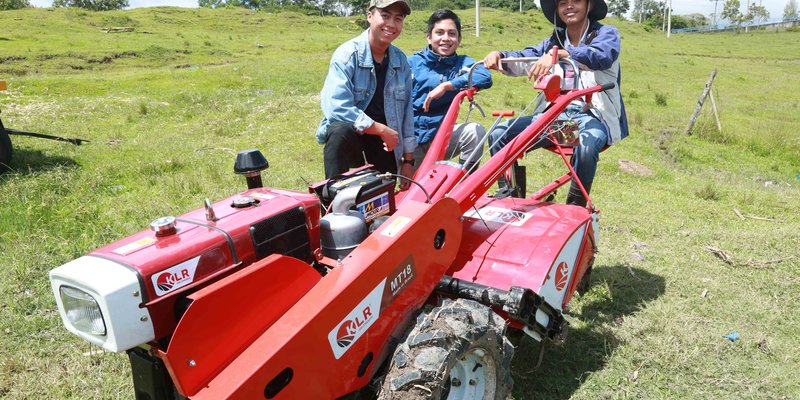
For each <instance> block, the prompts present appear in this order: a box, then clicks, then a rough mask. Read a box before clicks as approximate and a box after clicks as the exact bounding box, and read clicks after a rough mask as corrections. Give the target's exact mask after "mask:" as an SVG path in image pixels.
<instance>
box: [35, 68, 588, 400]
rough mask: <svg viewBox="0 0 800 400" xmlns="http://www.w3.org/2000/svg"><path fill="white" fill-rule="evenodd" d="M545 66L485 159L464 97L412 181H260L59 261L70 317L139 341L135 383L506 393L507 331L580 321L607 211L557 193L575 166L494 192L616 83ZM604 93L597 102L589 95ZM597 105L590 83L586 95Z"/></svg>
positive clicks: (168, 393)
mask: <svg viewBox="0 0 800 400" xmlns="http://www.w3.org/2000/svg"><path fill="white" fill-rule="evenodd" d="M560 82H561V80H560V77H559V76H558V75H550V76H549V77H548V78H547V79H546V80H545V81H543V82H541V83H540V84H539V86H538V88H540V89H542V96H544V101H547V102H549V103H550V106H549V107H548V108H547V109H546V111H545V112H544V114H542V116H541V117H540V118H538V119H537V120H535V121H533V123H532V124H531V125H530V126H528V127H527V128H525V130H524V131H523V132H522V133H521V134H520V135H519V136H518V137H517V138H516V139H515V140H513V141H512V142H511V143H509V144H508V145H507V146H505V147H504V148H503V149H502V150H501V151H500V152H499V153H497V154H495V155H494V156H493V157H491V158H489V159H488V160H485V161H484V162H483V163H482V165H480V166H479V167H477V168H476V169H475V170H473V171H466V170H465V169H464V167H463V166H462V165H460V164H456V163H453V162H450V161H447V160H444V158H445V157H444V153H445V148H446V147H447V143H448V142H449V137H450V135H451V134H452V132H453V126H454V125H455V121H456V119H457V116H458V112H459V108H460V107H461V104H462V103H463V102H464V100H465V99H468V101H470V102H472V101H473V100H474V96H475V94H476V91H475V89H469V90H465V91H462V92H460V93H459V94H458V95H457V97H456V99H455V100H454V102H453V104H452V106H451V108H450V110H449V112H448V114H447V116H446V118H445V121H444V122H443V124H442V126H441V128H440V131H439V132H438V134H437V135H436V138H435V140H434V142H433V143H432V145H431V148H430V150H429V151H428V153H427V156H426V158H425V159H424V160H422V163H421V165H420V167H419V169H418V170H417V172H416V173H415V175H414V177H413V182H412V183H413V184H412V185H411V187H410V189H408V190H404V191H400V192H396V191H395V184H396V177H395V176H392V175H389V174H381V173H378V172H376V171H373V170H370V169H369V168H368V167H365V168H361V169H358V170H354V171H351V172H350V173H348V174H346V175H344V176H341V177H338V178H337V179H332V180H328V181H324V182H321V183H319V184H316V185H312V186H311V187H310V188H309V191H308V192H307V193H305V192H297V191H290V190H283V189H274V188H265V187H262V185H261V179H260V173H261V171H263V170H264V169H265V168H266V166H267V162H266V159H264V157H263V156H262V155H261V154H260V153H259V152H257V151H255V150H251V151H245V152H242V153H240V154H239V156H238V157H237V160H236V163H235V167H234V169H235V172H237V173H240V174H243V175H245V176H246V177H247V182H248V189H247V190H245V191H243V192H241V193H239V194H236V195H234V196H232V197H229V198H227V199H224V200H221V201H218V202H216V203H212V202H210V201H208V200H206V201H205V203H204V205H203V206H202V207H201V208H198V209H196V210H194V211H191V212H189V213H186V214H183V215H180V216H178V217H164V218H159V219H157V220H155V221H154V222H152V223H151V229H149V230H145V231H142V232H139V233H136V234H134V235H133V236H130V237H127V238H125V239H122V240H120V241H117V242H115V243H112V244H109V245H107V246H105V247H102V248H100V249H97V250H95V251H92V252H90V253H89V254H87V255H85V256H82V257H80V258H78V259H76V260H73V261H71V262H69V263H67V264H65V265H62V266H60V267H58V268H56V269H54V270H52V271H51V273H50V279H51V282H52V287H53V292H54V295H55V298H56V300H57V303H58V309H59V312H60V313H61V316H62V319H63V323H64V325H65V326H66V327H67V329H68V330H69V331H71V332H73V333H74V334H76V335H78V336H80V337H81V338H83V339H85V340H87V341H89V342H91V343H94V344H96V345H98V346H102V347H103V348H104V349H106V350H108V351H112V352H126V353H127V354H128V356H129V358H130V362H131V366H132V373H133V381H134V388H135V392H136V398H137V399H175V398H192V399H223V398H236V399H259V398H267V399H272V398H276V399H277V398H279V399H323V398H339V397H342V396H345V395H348V394H351V393H354V392H357V391H359V390H361V389H364V388H367V387H370V386H372V387H375V388H376V392H377V396H378V398H381V399H391V398H404V399H406V398H412V399H413V398H419V399H423V398H425V399H427V398H447V399H504V398H505V397H506V395H507V394H508V393H509V392H510V390H511V387H512V378H511V374H510V363H511V359H512V356H513V353H514V348H513V346H512V345H511V344H510V342H509V340H508V338H507V334H508V333H509V330H518V331H523V332H524V333H525V334H527V335H528V336H530V337H532V338H533V339H535V340H537V341H542V340H552V339H556V338H558V337H559V336H560V335H562V333H563V330H564V329H565V325H566V322H565V320H564V318H563V316H562V311H563V310H564V309H565V307H566V306H567V304H568V303H569V302H570V300H571V299H572V297H573V294H574V292H576V291H578V290H582V289H585V288H586V287H587V282H588V276H589V272H590V270H591V267H592V263H593V260H594V255H595V252H596V243H597V239H598V218H597V217H598V213H597V210H596V209H595V208H594V206H593V205H592V204H591V202H589V205H588V206H587V207H579V206H574V205H567V204H559V203H554V202H551V201H550V199H551V198H552V196H549V195H550V194H552V193H553V192H554V191H555V190H556V189H558V188H559V187H560V186H562V185H564V184H565V183H568V182H569V181H570V179H571V177H572V176H573V175H574V171H573V170H572V168H571V167H570V165H569V161H568V150H569V149H568V147H566V146H564V145H559V144H558V142H557V141H556V142H554V147H553V151H555V152H556V153H559V154H560V155H561V158H562V159H563V160H564V161H565V165H566V173H564V174H563V175H562V176H560V177H558V178H557V179H555V180H554V181H553V182H552V183H550V184H548V185H546V186H545V187H543V188H542V189H541V190H539V191H538V192H536V193H535V194H533V195H532V196H529V197H524V198H519V197H501V196H489V195H486V193H487V191H489V189H490V188H491V187H492V186H493V184H494V183H495V182H497V180H498V178H500V177H501V176H502V175H503V174H504V173H506V171H508V170H509V169H510V168H511V167H512V164H513V163H514V162H515V161H517V160H518V159H520V158H521V157H522V156H523V155H524V154H525V152H526V150H528V149H530V147H531V146H532V145H533V143H535V141H536V140H538V139H539V138H540V137H543V136H546V135H551V134H552V129H549V127H550V126H551V125H552V124H553V122H554V121H555V120H556V118H557V117H558V115H559V114H560V113H561V111H562V110H564V109H565V108H566V106H567V105H568V104H569V103H570V102H572V101H573V100H576V99H587V98H589V97H591V95H592V94H593V93H596V92H598V91H601V90H603V89H604V88H603V87H601V86H595V87H591V88H587V89H581V90H578V89H564V90H562V89H561V85H560ZM587 100H588V99H587ZM588 102H589V103H591V100H589V101H588Z"/></svg>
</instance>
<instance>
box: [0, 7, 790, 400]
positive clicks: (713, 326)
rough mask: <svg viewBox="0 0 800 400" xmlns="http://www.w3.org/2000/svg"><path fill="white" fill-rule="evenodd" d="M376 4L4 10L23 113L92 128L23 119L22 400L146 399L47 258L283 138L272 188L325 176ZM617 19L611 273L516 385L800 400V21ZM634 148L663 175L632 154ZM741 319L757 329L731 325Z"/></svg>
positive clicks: (17, 378)
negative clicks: (728, 24) (325, 137)
mask: <svg viewBox="0 0 800 400" xmlns="http://www.w3.org/2000/svg"><path fill="white" fill-rule="evenodd" d="M461 15H462V18H463V19H464V23H465V32H464V34H465V37H464V41H463V47H462V52H463V53H467V54H470V55H472V56H473V57H475V58H482V57H483V56H484V55H485V54H486V53H488V52H489V51H490V50H494V49H509V50H512V49H519V48H522V47H523V46H525V45H529V44H533V43H537V42H538V41H539V40H540V39H541V38H543V37H544V36H545V35H547V34H548V32H549V30H550V28H549V27H548V25H547V24H546V22H545V20H544V18H542V17H541V16H540V15H539V14H537V13H535V12H532V13H528V14H518V13H514V14H510V13H506V12H500V11H492V10H483V11H482V13H481V16H482V20H481V37H480V38H475V37H474V26H475V21H474V11H473V10H466V11H464V12H462V13H461ZM427 16H428V14H427V13H424V12H419V13H414V14H412V15H411V16H410V18H409V19H408V20H407V22H406V28H405V30H404V32H403V34H402V36H401V37H400V39H398V40H397V42H396V44H398V45H399V46H400V47H401V48H402V49H403V50H404V51H405V52H406V53H407V54H410V53H412V52H413V51H416V50H417V49H419V48H421V47H422V46H423V45H424V27H425V20H426V17H427ZM358 19H359V18H356V17H350V18H321V17H307V16H303V15H299V14H293V13H281V14H265V13H256V12H251V11H246V10H209V9H175V8H149V9H135V10H129V11H121V12H103V13H91V12H84V11H80V10H64V9H59V10H47V9H31V10H20V11H3V12H0V23H2V26H3V27H4V28H3V30H2V31H0V80H6V81H8V85H9V88H8V90H7V91H5V92H0V110H2V119H3V123H4V124H5V125H6V127H8V128H13V129H20V130H28V131H34V132H42V133H48V134H56V135H62V136H67V137H80V138H84V139H88V140H91V143H89V144H85V145H83V146H80V147H76V146H72V145H69V144H65V143H61V142H54V141H47V140H42V139H33V138H26V137H18V136H12V141H13V142H14V148H15V153H14V159H13V162H12V164H11V167H12V168H13V170H12V171H11V172H10V173H6V174H4V175H2V176H0V266H2V273H0V330H2V332H0V397H2V398H9V399H61V398H74V399H87V398H103V399H105V398H132V388H131V378H130V373H129V371H128V368H129V367H128V361H127V357H126V356H125V355H118V354H109V353H100V354H96V353H94V352H92V350H93V349H92V348H91V347H90V346H89V345H87V344H85V342H83V341H82V340H80V339H78V338H77V337H74V336H72V335H71V334H69V333H68V332H67V331H66V330H65V329H64V328H63V327H62V325H61V321H60V318H59V316H58V313H57V311H56V309H55V302H54V300H53V297H52V293H51V291H50V287H49V282H48V280H47V272H48V271H49V270H50V269H52V268H53V267H56V266H58V265H61V264H63V263H65V262H67V261H69V260H72V259H74V258H76V257H78V256H80V255H82V254H84V253H86V252H89V251H91V250H93V249H95V248H97V247H100V246H102V245H104V244H106V243H109V242H111V241H114V240H117V239H120V238H122V237H125V236H127V235H130V234H132V233H134V232H136V231H139V230H142V229H146V228H147V227H148V224H149V222H150V221H152V220H154V219H155V218H157V217H160V216H163V215H175V214H180V213H183V212H185V211H188V210H190V209H193V208H196V207H199V206H200V205H201V204H202V201H203V199H204V198H206V197H209V198H211V199H220V198H222V197H225V196H228V195H230V194H232V193H235V192H238V191H240V190H242V189H243V188H244V183H243V182H242V180H241V178H240V177H238V176H236V175H234V174H233V173H232V166H233V160H234V157H235V154H236V152H238V151H239V150H242V149H247V148H253V147H257V148H259V149H261V151H262V152H264V154H265V155H266V157H267V158H268V160H269V161H270V166H271V167H270V169H269V170H268V171H267V172H266V173H265V175H264V183H265V185H267V186H273V187H284V188H292V189H298V190H302V189H304V186H305V184H304V183H303V182H304V181H303V180H304V179H305V180H308V181H317V180H320V179H321V178H322V176H323V173H322V151H321V147H320V146H319V145H317V144H316V141H315V139H314V136H313V132H314V130H315V128H316V125H317V123H318V122H319V119H320V117H321V112H320V111H319V95H318V93H319V90H320V88H321V86H322V82H323V79H324V75H325V72H326V69H327V63H328V60H329V57H330V54H331V53H332V51H333V50H334V49H335V48H336V46H337V45H338V44H339V43H341V42H343V41H345V40H346V39H348V38H350V37H353V36H355V35H357V34H358V33H359V32H360V31H361V28H360V27H359V26H358V25H357V24H356V23H355V22H357V20H358ZM609 22H611V23H614V24H617V25H618V26H619V28H620V30H621V31H622V37H623V42H622V43H623V55H622V68H623V84H622V92H623V95H624V97H625V102H626V107H627V109H628V118H629V121H630V122H631V128H632V131H631V136H630V137H629V138H628V139H626V140H624V141H623V142H621V143H620V144H619V145H617V146H614V147H613V148H611V149H609V150H608V151H606V152H605V153H603V156H602V161H601V163H600V166H599V171H598V178H597V180H596V184H595V186H594V187H595V189H594V191H593V198H594V200H595V202H596V204H597V205H598V206H599V208H600V209H601V210H602V214H601V238H600V250H601V252H600V254H598V257H597V261H596V263H595V267H596V268H595V271H594V274H593V277H594V281H595V286H594V287H593V288H592V290H591V291H590V292H589V293H587V294H586V295H584V296H582V297H578V298H576V299H575V300H574V301H573V303H572V309H571V311H570V313H569V315H568V316H567V317H568V320H569V321H570V323H571V330H570V333H569V336H568V338H567V340H566V342H565V343H564V344H563V345H561V346H560V347H556V346H549V347H548V349H547V352H546V354H545V358H544V362H543V364H542V366H541V368H539V369H538V370H533V366H534V364H535V363H536V357H537V355H538V345H537V344H535V343H533V342H532V341H522V342H521V343H520V345H519V348H518V349H517V355H516V358H515V362H514V379H515V381H516V384H515V389H514V394H513V398H514V399H533V398H537V399H538V398H546V399H560V398H570V397H573V398H581V399H596V398H637V399H638V398H646V399H651V398H668V399H672V398H689V399H703V398H720V399H733V398H748V399H749V398H753V399H796V398H800V378H799V377H798V375H797V371H798V369H800V358H799V357H800V356H798V354H800V340H798V338H800V313H798V311H797V310H798V309H800V295H798V293H800V233H798V228H800V190H799V189H798V186H800V135H799V134H798V132H800V117H798V114H799V113H800V97H798V95H797V93H798V92H800V83H798V80H797V79H796V76H795V75H796V74H797V71H800V50H798V47H797V41H798V39H800V32H783V31H782V32H774V31H772V32H751V33H747V34H744V33H741V34H733V33H725V34H708V35H673V36H672V38H670V39H666V38H665V37H663V36H661V35H659V34H656V33H650V32H646V31H645V30H644V29H642V28H641V27H640V26H639V25H636V24H632V23H627V22H619V21H614V20H610V21H609ZM109 27H131V28H133V31H132V32H121V33H107V32H106V28H109ZM714 68H716V69H717V71H718V75H717V79H716V80H715V82H714V95H715V99H716V102H717V106H718V107H719V111H720V117H721V123H722V127H723V130H722V132H721V133H720V132H718V131H717V129H716V125H715V123H714V118H713V116H712V115H711V114H710V113H709V111H708V107H706V108H705V109H704V111H703V113H702V114H701V117H700V119H699V120H698V123H697V125H696V126H695V129H694V131H693V134H692V135H691V136H686V135H684V134H683V132H684V129H685V128H686V125H687V123H688V120H689V116H690V115H691V113H692V111H693V109H694V106H695V104H696V102H697V99H698V97H699V96H700V94H701V92H702V89H703V87H704V85H705V83H706V80H707V79H708V76H709V74H710V73H711V71H712V70H713V69H714ZM531 96H532V91H531V89H530V88H529V87H528V86H527V85H525V84H523V81H522V80H519V79H516V80H515V79H510V78H503V77H497V78H496V84H495V87H494V88H492V89H490V90H488V91H486V92H485V93H482V94H480V97H479V100H480V102H481V105H482V106H483V108H484V109H486V110H487V111H488V110H492V109H506V108H514V109H517V110H521V109H522V108H523V107H524V106H525V105H526V104H527V102H528V101H529V100H530V98H531ZM707 105H708V104H707ZM473 117H474V115H473ZM478 119H479V120H481V121H482V122H484V123H486V124H487V125H488V124H489V123H490V121H489V120H488V119H481V118H478ZM538 153H539V152H534V153H532V154H530V155H528V157H527V158H526V159H525V161H524V162H525V164H526V165H528V173H529V186H530V185H534V186H536V185H541V184H544V183H545V182H546V180H547V179H549V178H551V177H552V168H554V167H555V166H556V160H555V159H554V158H553V157H552V155H548V154H544V153H545V152H542V154H538ZM628 161H631V162H634V163H636V164H637V165H639V166H642V167H644V168H647V169H648V170H649V171H650V173H645V174H637V173H630V172H626V169H625V168H623V166H625V165H628V164H629V163H628ZM739 215H741V217H740V216H739ZM712 250H713V251H712ZM714 251H716V253H715V252H714ZM723 254H724V255H726V256H728V257H729V260H728V262H725V261H724V260H723V259H722V258H721V257H720V256H719V255H723ZM732 331H737V332H738V333H739V335H740V338H739V340H737V341H735V342H730V341H728V340H726V339H724V338H722V336H723V335H726V334H728V333H730V332H732Z"/></svg>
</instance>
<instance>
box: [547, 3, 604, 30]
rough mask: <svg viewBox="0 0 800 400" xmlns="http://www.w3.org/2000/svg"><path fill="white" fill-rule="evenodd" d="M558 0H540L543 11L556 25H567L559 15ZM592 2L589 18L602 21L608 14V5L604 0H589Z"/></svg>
mask: <svg viewBox="0 0 800 400" xmlns="http://www.w3.org/2000/svg"><path fill="white" fill-rule="evenodd" d="M556 1H557V0H540V1H539V3H540V5H541V6H542V13H543V14H544V17H545V18H547V20H548V21H550V22H551V23H553V24H556V26H560V27H562V28H563V27H565V26H566V25H565V24H564V21H562V20H561V18H559V16H558V8H557V7H556ZM589 1H590V2H591V3H592V9H591V10H590V11H589V19H590V20H592V21H600V20H601V19H603V18H605V17H606V14H608V6H607V5H606V2H605V1H604V0H589Z"/></svg>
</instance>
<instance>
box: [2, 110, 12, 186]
mask: <svg viewBox="0 0 800 400" xmlns="http://www.w3.org/2000/svg"><path fill="white" fill-rule="evenodd" d="M11 152H12V148H11V138H10V137H8V132H6V129H5V128H3V122H0V174H2V173H3V172H5V171H8V170H9V169H10V166H11Z"/></svg>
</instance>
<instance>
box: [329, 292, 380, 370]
mask: <svg viewBox="0 0 800 400" xmlns="http://www.w3.org/2000/svg"><path fill="white" fill-rule="evenodd" d="M385 284H386V279H384V280H382V281H381V282H380V283H379V284H378V286H375V288H374V289H372V291H370V292H369V293H368V294H367V295H366V296H365V297H364V298H363V299H362V300H361V302H359V303H358V305H356V306H355V307H354V308H353V309H352V310H351V311H350V313H349V314H347V315H346V316H345V317H344V318H342V320H341V322H339V323H338V324H336V326H335V327H334V328H333V329H331V331H330V332H328V343H330V346H331V350H333V356H334V357H336V359H337V360H338V359H339V358H340V357H342V356H343V355H344V353H346V352H347V350H349V349H350V347H352V346H353V344H354V343H355V342H357V341H358V338H359V337H361V335H363V334H364V332H366V331H367V330H368V329H369V327H370V326H372V324H374V323H375V321H377V320H378V317H379V316H380V313H381V295H382V294H383V289H384V287H385Z"/></svg>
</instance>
